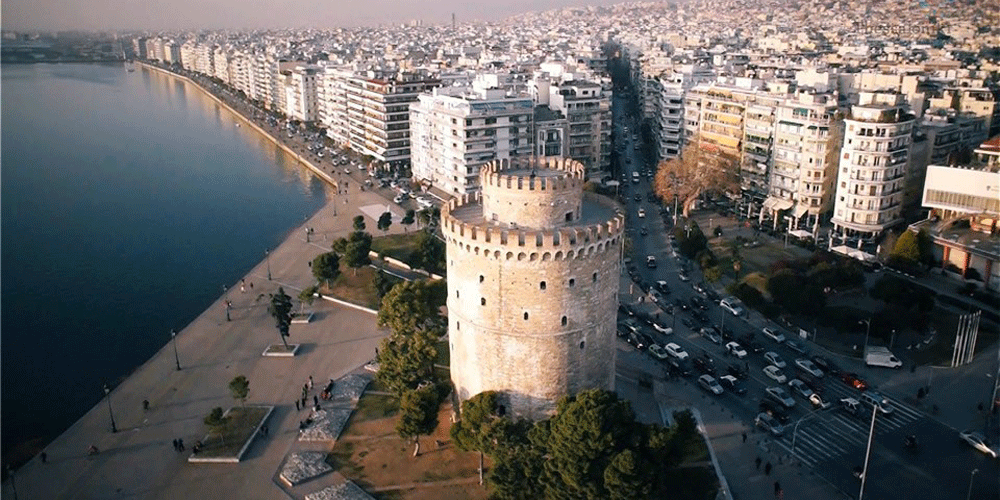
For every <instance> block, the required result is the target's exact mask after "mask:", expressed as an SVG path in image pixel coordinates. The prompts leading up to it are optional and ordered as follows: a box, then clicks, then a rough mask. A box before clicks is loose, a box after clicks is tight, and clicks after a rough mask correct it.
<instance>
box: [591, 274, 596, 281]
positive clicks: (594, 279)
mask: <svg viewBox="0 0 1000 500" xmlns="http://www.w3.org/2000/svg"><path fill="white" fill-rule="evenodd" d="M590 279H591V281H593V282H594V283H597V273H594V275H593V276H591V277H590Z"/></svg>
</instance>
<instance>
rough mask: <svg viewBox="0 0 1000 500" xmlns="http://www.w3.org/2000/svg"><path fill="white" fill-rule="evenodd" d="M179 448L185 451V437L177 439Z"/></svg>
mask: <svg viewBox="0 0 1000 500" xmlns="http://www.w3.org/2000/svg"><path fill="white" fill-rule="evenodd" d="M177 449H178V450H180V451H184V438H178V439H177Z"/></svg>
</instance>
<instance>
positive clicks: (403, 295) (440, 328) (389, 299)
mask: <svg viewBox="0 0 1000 500" xmlns="http://www.w3.org/2000/svg"><path fill="white" fill-rule="evenodd" d="M447 293H448V286H447V284H446V283H445V282H444V281H443V280H438V281H429V280H425V281H407V282H403V283H399V284H397V285H396V286H394V287H392V290H389V293H387V294H386V295H385V297H383V298H382V306H381V307H380V308H379V311H378V325H379V326H384V327H387V328H389V329H390V330H392V331H393V332H394V333H398V334H401V335H407V336H412V335H415V334H417V333H427V334H428V335H429V337H430V338H432V339H436V338H437V337H439V336H441V335H442V334H443V333H444V326H445V325H444V321H443V318H442V316H441V307H443V306H444V305H445V300H446V298H447Z"/></svg>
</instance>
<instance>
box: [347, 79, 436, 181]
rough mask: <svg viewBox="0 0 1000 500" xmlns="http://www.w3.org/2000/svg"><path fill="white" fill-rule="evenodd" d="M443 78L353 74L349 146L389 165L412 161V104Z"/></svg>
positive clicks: (349, 84) (349, 85)
mask: <svg viewBox="0 0 1000 500" xmlns="http://www.w3.org/2000/svg"><path fill="white" fill-rule="evenodd" d="M439 84H440V80H437V79H431V78H426V77H424V76H422V75H419V74H399V75H393V76H383V77H376V75H374V74H368V75H358V74H353V75H351V76H349V77H348V78H347V80H346V81H345V82H344V85H345V91H346V94H347V135H348V146H349V147H350V148H351V149H353V150H354V151H357V152H358V153H361V154H363V155H368V156H370V157H372V158H374V159H375V160H377V161H379V162H381V163H383V164H388V165H394V166H405V165H409V164H410V119H409V117H410V103H411V102H414V101H416V100H417V98H418V97H419V96H420V94H422V93H424V92H427V91H430V90H431V89H433V88H435V87H437V86H438V85H439Z"/></svg>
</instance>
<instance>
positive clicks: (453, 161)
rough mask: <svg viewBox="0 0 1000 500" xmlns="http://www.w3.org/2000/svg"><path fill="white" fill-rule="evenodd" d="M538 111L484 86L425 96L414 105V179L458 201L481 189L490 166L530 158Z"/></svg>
mask: <svg viewBox="0 0 1000 500" xmlns="http://www.w3.org/2000/svg"><path fill="white" fill-rule="evenodd" d="M533 108H534V105H533V102H532V99H531V97H528V96H510V95H507V92H506V91H505V90H504V89H500V88H495V87H488V86H487V85H486V84H485V83H484V82H482V81H478V82H475V83H474V84H473V86H472V87H442V88H435V89H433V90H432V91H431V93H429V94H421V95H420V96H419V97H418V100H417V102H414V103H412V104H410V135H411V140H410V151H411V152H410V155H411V170H412V172H413V178H414V179H416V180H420V181H426V182H430V183H431V184H433V185H434V186H436V187H438V188H440V189H442V190H444V191H446V192H448V193H450V194H453V195H456V196H458V195H462V194H465V193H469V192H472V191H475V190H477V189H479V170H480V168H481V167H482V166H483V165H485V164H486V163H488V162H491V161H493V160H498V159H507V158H511V157H516V156H529V155H531V151H532V141H531V137H532V132H531V125H532V115H533V113H534V111H533Z"/></svg>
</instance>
